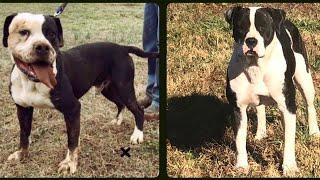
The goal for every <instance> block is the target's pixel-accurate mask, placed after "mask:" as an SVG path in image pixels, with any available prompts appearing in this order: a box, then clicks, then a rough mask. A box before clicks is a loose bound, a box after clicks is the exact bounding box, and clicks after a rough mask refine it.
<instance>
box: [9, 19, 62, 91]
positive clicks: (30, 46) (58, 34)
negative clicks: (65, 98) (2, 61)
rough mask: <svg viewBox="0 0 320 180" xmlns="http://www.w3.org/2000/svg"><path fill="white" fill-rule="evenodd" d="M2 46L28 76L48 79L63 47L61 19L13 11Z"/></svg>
mask: <svg viewBox="0 0 320 180" xmlns="http://www.w3.org/2000/svg"><path fill="white" fill-rule="evenodd" d="M3 46H4V47H8V50H9V52H10V54H11V58H12V60H13V61H14V63H15V64H16V65H17V67H18V68H19V69H20V70H21V71H22V72H23V73H24V74H26V75H27V76H28V77H29V79H31V80H33V81H41V82H43V81H48V79H47V78H51V79H52V77H50V74H52V73H53V72H52V71H53V67H52V66H53V64H54V63H55V60H56V56H57V52H58V51H59V47H62V46H63V32H62V27H61V23H60V20H59V19H58V18H55V17H53V16H44V15H40V14H30V13H18V14H12V15H10V16H8V17H6V20H5V23H4V27H3ZM43 79H44V80H43ZM54 80H55V79H54ZM44 83H45V82H44ZM45 84H46V85H48V86H49V87H50V86H51V85H52V83H51V84H50V83H49V84H47V83H45ZM51 88H52V87H51Z"/></svg>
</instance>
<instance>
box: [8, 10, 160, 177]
mask: <svg viewBox="0 0 320 180" xmlns="http://www.w3.org/2000/svg"><path fill="white" fill-rule="evenodd" d="M3 45H4V46H5V47H8V51H9V54H10V57H11V60H12V61H13V63H14V65H13V68H12V72H11V78H10V94H11V96H12V98H13V101H14V102H15V104H16V107H17V114H18V119H19V124H20V147H19V150H18V151H16V152H14V153H12V154H11V155H10V156H9V157H8V160H10V161H11V160H20V159H22V158H24V157H25V156H27V155H28V147H29V136H30V132H31V124H32V115H33V109H34V108H55V109H57V110H58V111H60V112H61V113H62V114H63V115H64V118H65V123H66V128H67V134H68V152H67V155H66V158H65V159H64V160H63V161H62V162H61V163H60V164H59V171H60V170H68V169H70V172H71V173H73V172H75V171H76V167H77V162H78V151H79V150H78V144H79V134H80V107H81V105H80V102H79V100H78V99H79V98H81V97H82V96H83V95H84V94H85V93H86V92H87V91H88V90H89V89H90V88H91V87H92V86H97V87H100V90H101V93H102V94H103V95H104V96H105V97H106V98H108V99H109V100H111V101H112V102H114V103H115V104H116V105H117V107H118V110H119V112H120V111H121V110H122V109H123V108H124V107H127V108H128V109H129V110H130V111H131V112H132V113H133V115H134V118H135V122H136V126H135V128H134V131H133V134H132V136H131V138H130V141H131V142H132V143H140V142H142V141H143V121H144V112H143V109H142V108H141V107H140V106H139V105H138V103H137V100H136V96H135V90H134V64H133V61H132V58H131V57H130V55H129V53H133V54H136V55H138V56H140V57H145V58H146V57H148V58H151V57H158V56H159V54H158V53H146V52H144V51H142V50H141V49H139V48H136V47H133V46H121V45H117V44H114V43H108V42H100V43H91V44H84V45H81V46H77V47H74V48H72V49H69V50H67V51H64V52H62V51H60V50H59V48H60V47H62V46H63V30H62V27H61V23H60V20H59V19H58V18H54V17H52V16H45V15H40V14H30V13H18V14H13V15H10V16H8V17H7V18H6V20H5V23H4V28H3ZM119 112H118V114H119Z"/></svg>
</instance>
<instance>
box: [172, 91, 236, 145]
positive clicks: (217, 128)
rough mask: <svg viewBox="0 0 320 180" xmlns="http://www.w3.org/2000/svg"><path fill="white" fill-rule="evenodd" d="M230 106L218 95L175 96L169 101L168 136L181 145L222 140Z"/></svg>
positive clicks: (202, 143) (175, 143)
mask: <svg viewBox="0 0 320 180" xmlns="http://www.w3.org/2000/svg"><path fill="white" fill-rule="evenodd" d="M230 113H231V110H230V107H229V105H228V103H226V102H223V101H222V100H220V99H219V98H218V97H216V96H209V95H199V94H193V95H191V96H186V97H172V98H169V99H168V104H167V122H166V124H167V139H168V140H169V141H170V143H171V144H172V145H174V146H176V147H177V148H180V149H188V148H195V147H200V146H202V145H204V144H205V143H206V142H209V141H212V140H216V141H218V142H219V141H220V140H222V138H223V136H224V132H225V130H226V125H227V120H228V118H231V117H230Z"/></svg>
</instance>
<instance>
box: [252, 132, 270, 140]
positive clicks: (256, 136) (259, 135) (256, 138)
mask: <svg viewBox="0 0 320 180" xmlns="http://www.w3.org/2000/svg"><path fill="white" fill-rule="evenodd" d="M266 137H267V133H266V132H262V133H257V134H256V135H255V136H254V140H256V141H260V140H262V139H263V138H266Z"/></svg>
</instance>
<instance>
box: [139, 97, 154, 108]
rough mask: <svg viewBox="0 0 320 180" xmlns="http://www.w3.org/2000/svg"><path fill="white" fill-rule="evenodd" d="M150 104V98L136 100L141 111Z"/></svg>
mask: <svg viewBox="0 0 320 180" xmlns="http://www.w3.org/2000/svg"><path fill="white" fill-rule="evenodd" d="M151 103H152V98H151V97H149V96H148V95H146V96H145V97H144V98H143V99H140V100H138V104H139V106H141V107H142V108H143V109H145V108H147V107H149V106H150V105H151Z"/></svg>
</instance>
